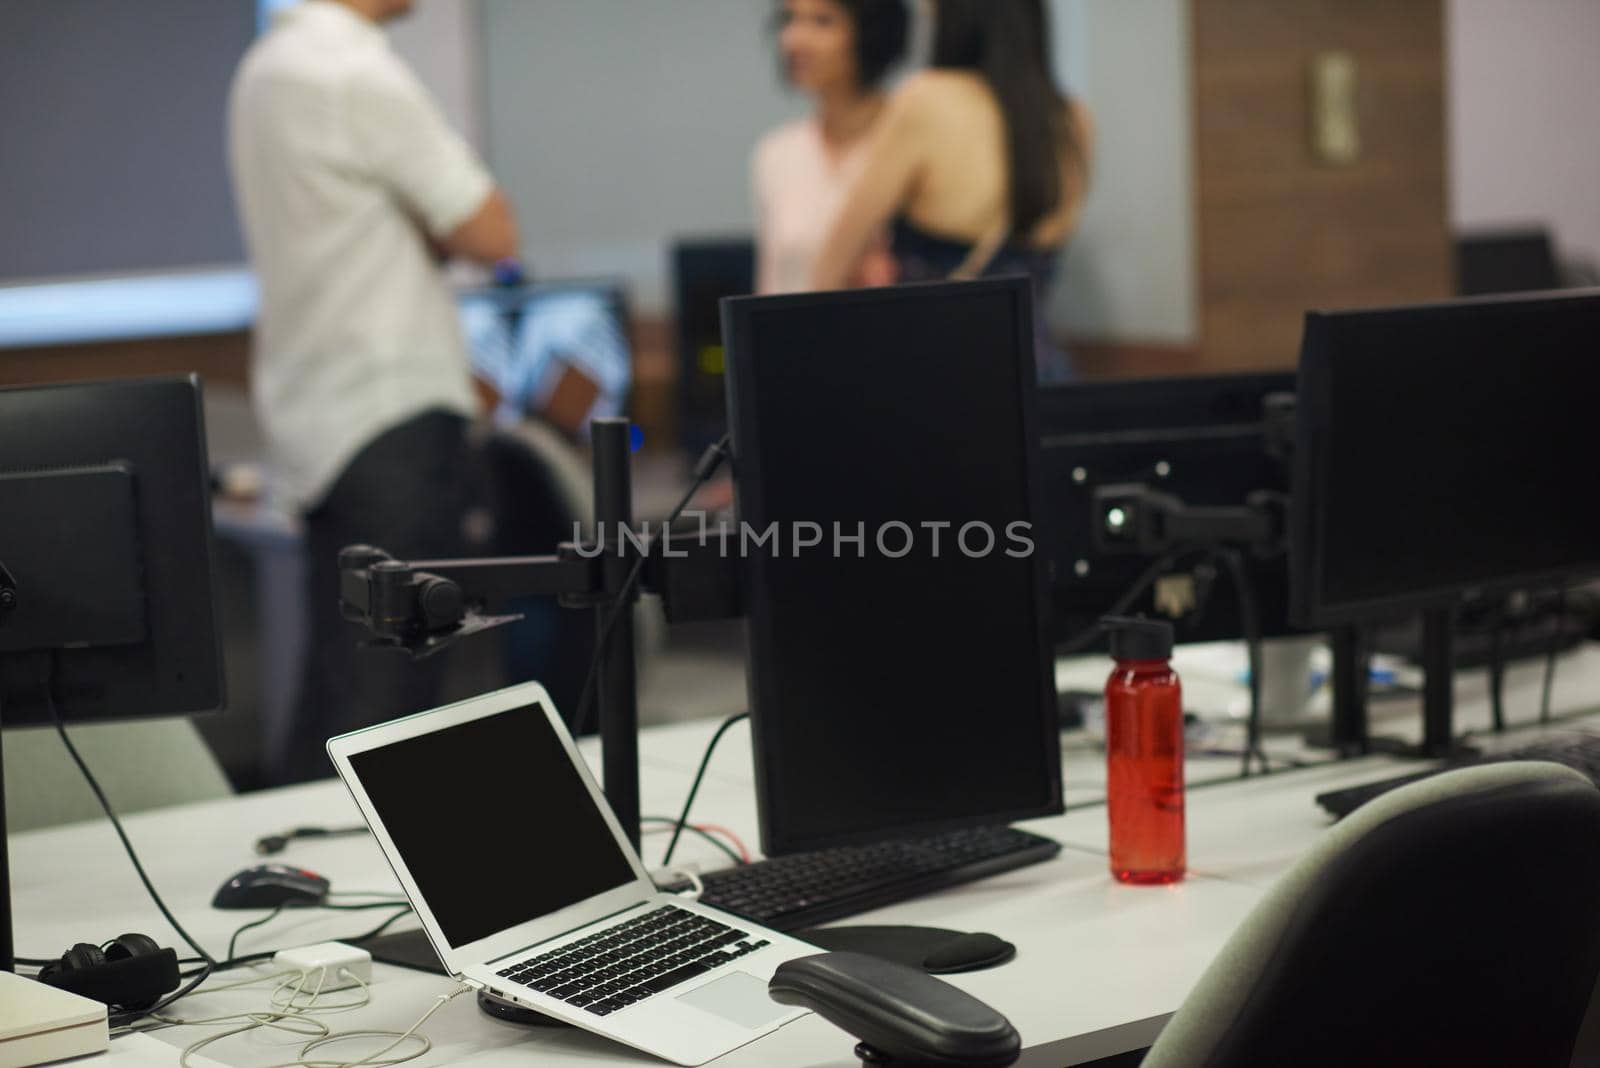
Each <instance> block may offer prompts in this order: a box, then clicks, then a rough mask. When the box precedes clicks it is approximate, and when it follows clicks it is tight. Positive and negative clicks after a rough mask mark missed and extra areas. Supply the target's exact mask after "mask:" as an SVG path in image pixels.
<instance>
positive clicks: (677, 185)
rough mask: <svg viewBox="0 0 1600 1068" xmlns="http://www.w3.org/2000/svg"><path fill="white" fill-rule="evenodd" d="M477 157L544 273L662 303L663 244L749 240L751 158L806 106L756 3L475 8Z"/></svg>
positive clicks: (533, 2)
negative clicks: (481, 105) (482, 97)
mask: <svg viewBox="0 0 1600 1068" xmlns="http://www.w3.org/2000/svg"><path fill="white" fill-rule="evenodd" d="M483 13H484V46H485V47H484V55H485V71H484V74H485V84H486V87H487V92H486V101H487V106H486V118H487V129H488V145H489V156H490V160H491V162H492V164H493V166H494V170H495V173H496V174H497V175H498V176H499V177H500V179H501V181H502V182H503V183H504V184H505V185H506V188H507V189H508V191H509V192H510V193H511V196H512V199H513V200H514V201H515V203H516V205H517V208H518V212H519V219H520V221H521V224H522V228H523V233H524V235H525V237H526V247H527V252H528V256H529V258H530V260H531V261H532V262H533V264H534V266H535V268H536V269H537V270H538V271H539V272H540V273H542V274H545V275H573V274H579V275H581V274H592V273H609V274H621V275H625V276H627V277H629V278H630V279H632V280H633V281H634V298H635V301H636V303H637V304H638V305H639V306H641V307H643V308H647V309H652V310H654V309H660V308H663V307H665V305H666V302H667V299H666V294H667V290H668V285H667V279H666V271H667V266H666V257H667V249H668V246H669V243H670V242H671V241H672V239H673V238H675V237H680V236H691V235H705V234H719V233H730V232H734V233H739V232H748V231H749V230H750V229H751V227H752V215H751V210H750V197H749V181H748V158H749V154H750V150H751V148H752V146H753V145H754V144H755V142H756V140H757V138H759V137H760V136H761V134H762V133H763V132H764V131H766V130H768V129H770V128H771V127H772V126H774V125H775V124H777V123H779V122H782V121H784V120H785V119H787V118H789V117H791V116H793V115H796V114H798V113H799V112H800V111H801V110H802V106H803V101H802V100H801V99H800V98H798V97H795V96H792V95H790V94H788V93H786V92H785V91H784V90H783V89H782V88H781V87H780V86H779V84H778V76H777V64H776V61H775V59H774V57H773V51H772V45H771V38H770V37H769V35H768V26H769V17H770V14H771V8H770V7H769V6H768V4H767V2H766V0H671V2H670V3H661V2H659V0H648V2H640V0H485V2H484V4H483Z"/></svg>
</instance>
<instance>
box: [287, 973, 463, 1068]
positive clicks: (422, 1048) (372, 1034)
mask: <svg viewBox="0 0 1600 1068" xmlns="http://www.w3.org/2000/svg"><path fill="white" fill-rule="evenodd" d="M467 989H468V988H467V987H465V986H457V987H456V988H455V989H454V990H452V991H450V993H448V994H440V995H439V996H438V997H437V998H436V999H434V1002H433V1004H432V1005H431V1006H430V1007H429V1008H428V1011H427V1012H425V1013H423V1014H422V1016H421V1017H420V1018H418V1020H417V1022H416V1023H414V1024H412V1025H411V1026H410V1027H408V1028H407V1029H406V1030H405V1031H404V1032H403V1033H402V1034H401V1035H400V1036H399V1037H398V1038H396V1039H395V1040H394V1041H393V1042H391V1043H389V1044H388V1045H387V1046H385V1047H383V1048H382V1049H380V1050H379V1051H378V1052H376V1053H369V1054H367V1055H366V1056H365V1057H362V1058H361V1059H360V1060H356V1061H313V1060H307V1059H306V1058H307V1055H308V1054H310V1053H311V1051H312V1050H314V1049H318V1048H320V1047H322V1046H326V1045H328V1044H329V1043H332V1042H342V1041H344V1040H345V1039H347V1038H385V1037H387V1036H389V1035H392V1034H394V1032H393V1031H346V1032H345V1033H343V1034H338V1035H328V1036H326V1037H324V1038H318V1039H314V1040H312V1041H310V1042H307V1043H306V1044H305V1045H304V1046H302V1047H300V1059H299V1060H298V1061H295V1062H293V1064H292V1065H280V1066H276V1068H390V1066H392V1065H396V1064H404V1063H405V1062H406V1061H411V1060H416V1059H417V1058H418V1057H421V1056H424V1055H425V1054H427V1053H428V1051H429V1050H431V1049H433V1040H432V1039H430V1038H429V1037H428V1036H427V1035H421V1034H418V1033H417V1032H418V1031H420V1030H421V1029H422V1025H423V1024H425V1023H427V1022H428V1020H429V1019H431V1018H432V1017H433V1014H434V1013H436V1012H438V1011H439V1010H440V1009H442V1008H444V1007H445V1006H446V1005H448V1004H449V1003H450V1002H451V1001H454V1000H455V999H456V998H458V997H460V996H461V995H462V994H464V993H466V991H467ZM411 1041H414V1042H417V1043H419V1046H418V1048H417V1050H416V1051H415V1052H413V1053H408V1054H406V1055H405V1056H403V1057H389V1058H388V1059H383V1058H385V1057H387V1056H388V1053H389V1051H390V1050H392V1049H394V1048H395V1047H396V1046H398V1045H400V1044H401V1043H403V1042H411Z"/></svg>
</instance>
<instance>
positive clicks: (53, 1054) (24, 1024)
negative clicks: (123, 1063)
mask: <svg viewBox="0 0 1600 1068" xmlns="http://www.w3.org/2000/svg"><path fill="white" fill-rule="evenodd" d="M110 1045H111V1032H110V1029H109V1028H108V1026H107V1024H106V1007H105V1006H104V1005H102V1004H101V1003H100V1002H98V1001H91V1000H90V999H88V998H85V997H79V996H78V995H77V994H69V993H67V992H66V991H65V990H57V989H56V988H55V987H53V986H46V985H45V984H44V983H41V982H38V981H37V980H34V979H26V978H24V977H22V976H20V975H14V974H12V973H11V972H4V971H0V1068H28V1066H30V1065H34V1064H48V1063H50V1062H51V1061H60V1060H65V1059H66V1058H68V1057H82V1056H85V1055H86V1054H90V1053H99V1052H101V1051H102V1050H104V1049H106V1048H107V1047H108V1046H110Z"/></svg>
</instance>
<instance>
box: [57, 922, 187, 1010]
mask: <svg viewBox="0 0 1600 1068" xmlns="http://www.w3.org/2000/svg"><path fill="white" fill-rule="evenodd" d="M38 978H39V981H40V982H42V983H48V984H49V985H51V986H53V987H58V988H60V989H62V990H66V991H69V992H71V993H74V994H80V995H82V996H83V997H86V998H91V999H93V1000H95V1001H100V1002H104V1003H105V1004H107V1005H111V1006H115V1007H116V1008H120V1009H148V1008H150V1007H151V1006H152V1005H154V1004H155V1003H156V1002H158V1001H160V1000H161V996H162V995H163V994H166V993H168V992H170V991H173V990H176V989H177V988H178V954H177V953H176V952H175V951H174V950H171V949H162V948H161V947H160V946H158V945H156V940H155V939H153V938H151V937H150V936H149V935H142V934H125V935H122V936H120V937H118V938H114V939H112V940H111V941H110V942H107V943H106V944H105V945H104V946H97V945H94V944H92V943H89V942H79V943H77V944H76V945H74V946H73V947H72V948H71V949H69V950H67V951H66V952H65V953H63V954H61V957H60V958H59V959H58V960H54V961H51V962H50V963H49V964H46V965H45V966H44V967H43V968H41V969H39V976H38Z"/></svg>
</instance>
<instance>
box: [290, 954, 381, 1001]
mask: <svg viewBox="0 0 1600 1068" xmlns="http://www.w3.org/2000/svg"><path fill="white" fill-rule="evenodd" d="M272 963H273V964H274V965H275V966H276V967H277V968H278V969H279V970H280V971H285V972H301V973H303V974H305V975H306V976H308V977H309V980H308V985H309V986H310V988H311V989H315V990H320V991H321V992H322V993H324V994H326V993H328V992H330V991H333V990H344V989H346V988H348V987H352V986H361V985H363V984H366V983H370V982H372V954H371V953H368V952H367V951H366V950H364V949H359V948H357V947H355V946H347V945H345V944H344V943H343V942H318V943H317V944H316V945H314V946H301V947H299V948H298V949H280V950H279V951H278V952H277V953H275V954H273V956H272Z"/></svg>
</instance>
